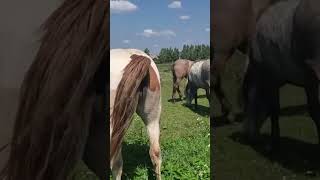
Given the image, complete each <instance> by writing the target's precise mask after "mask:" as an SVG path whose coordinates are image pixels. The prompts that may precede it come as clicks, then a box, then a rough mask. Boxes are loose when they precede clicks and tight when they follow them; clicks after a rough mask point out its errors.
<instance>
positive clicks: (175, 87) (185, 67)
mask: <svg viewBox="0 0 320 180" xmlns="http://www.w3.org/2000/svg"><path fill="white" fill-rule="evenodd" d="M193 63H194V61H191V60H187V59H178V60H176V61H175V62H174V63H173V64H172V66H171V72H172V101H173V103H174V102H175V100H176V99H175V95H176V92H177V91H178V94H179V98H180V100H182V94H181V91H180V88H179V86H180V83H181V81H182V80H183V79H185V78H187V77H188V74H189V71H190V68H191V66H192V64H193Z"/></svg>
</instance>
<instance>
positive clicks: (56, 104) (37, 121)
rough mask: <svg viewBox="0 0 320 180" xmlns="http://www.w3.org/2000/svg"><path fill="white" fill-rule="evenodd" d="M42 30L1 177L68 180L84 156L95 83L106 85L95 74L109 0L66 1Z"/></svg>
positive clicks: (104, 46) (103, 56) (104, 43)
mask: <svg viewBox="0 0 320 180" xmlns="http://www.w3.org/2000/svg"><path fill="white" fill-rule="evenodd" d="M43 29H44V34H43V37H42V39H41V41H42V43H41V45H40V48H39V50H38V52H37V55H36V57H35V60H34V62H33V63H32V64H31V66H30V68H29V70H28V72H27V73H26V76H25V79H24V80H23V83H22V86H21V89H20V99H19V105H18V111H17V116H16V119H15V125H14V130H13V137H12V141H11V144H10V145H11V149H10V156H9V160H8V161H7V163H6V165H5V168H4V169H3V170H2V171H1V173H0V179H7V180H18V179H24V180H41V179H46V180H57V179H67V176H68V175H69V172H70V171H71V170H72V169H73V168H74V166H75V164H76V163H77V162H79V161H80V160H81V158H82V155H83V150H84V147H85V145H86V140H87V135H88V131H89V126H90V122H91V120H92V119H93V118H92V115H93V114H92V112H93V110H94V109H95V108H96V107H95V103H96V101H97V96H98V95H97V91H98V90H97V89H98V86H106V82H104V81H101V80H98V78H99V77H98V76H97V73H98V71H100V70H99V69H100V68H101V67H103V66H104V65H106V62H107V61H106V60H107V54H108V53H109V45H108V39H109V1H108V2H104V1H99V0H85V1H84V0H65V1H64V2H63V3H62V4H61V5H60V7H58V9H56V10H55V11H54V12H53V13H52V14H51V15H50V17H49V18H48V19H47V21H46V22H45V24H44V26H43ZM103 69H107V68H103ZM103 73H106V72H103ZM103 89H104V90H103V91H106V90H105V89H106V88H103ZM104 106H105V105H102V106H99V107H100V108H101V107H104ZM99 120H100V119H99ZM106 157H107V156H106ZM106 157H101V159H102V160H104V159H106ZM106 164H107V163H106ZM106 171H107V168H106Z"/></svg>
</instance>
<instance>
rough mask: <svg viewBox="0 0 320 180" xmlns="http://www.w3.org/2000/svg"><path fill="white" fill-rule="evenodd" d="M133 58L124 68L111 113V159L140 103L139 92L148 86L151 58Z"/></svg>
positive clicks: (137, 56)
mask: <svg viewBox="0 0 320 180" xmlns="http://www.w3.org/2000/svg"><path fill="white" fill-rule="evenodd" d="M131 59H132V60H131V61H130V63H129V64H128V65H127V66H126V67H125V68H124V72H123V76H122V79H121V81H120V83H119V85H118V88H117V93H116V97H115V100H114V102H115V104H114V107H113V112H112V114H111V120H112V122H111V124H112V134H111V152H110V153H111V154H110V155H111V156H110V158H111V159H112V158H113V157H114V155H116V154H117V153H118V150H119V147H120V145H121V143H122V140H123V136H124V134H125V132H126V130H127V129H128V128H129V126H130V124H131V121H132V115H133V113H134V112H135V110H136V106H137V104H138V97H139V92H141V90H142V88H143V87H145V86H146V84H145V80H146V78H147V77H148V74H149V68H150V66H151V60H150V59H149V58H147V57H145V56H140V55H132V56H131Z"/></svg>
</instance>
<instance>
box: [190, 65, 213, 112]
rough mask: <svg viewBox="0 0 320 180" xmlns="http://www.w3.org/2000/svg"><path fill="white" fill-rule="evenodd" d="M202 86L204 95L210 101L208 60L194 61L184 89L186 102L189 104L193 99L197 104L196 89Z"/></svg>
mask: <svg viewBox="0 0 320 180" xmlns="http://www.w3.org/2000/svg"><path fill="white" fill-rule="evenodd" d="M199 88H202V89H204V90H205V91H206V96H207V99H208V101H209V102H210V60H209V59H208V60H202V61H197V62H195V63H194V64H193V65H192V66H191V68H190V71H189V74H188V83H187V86H186V89H185V95H186V102H187V105H190V104H191V102H192V100H193V99H194V102H195V107H196V108H197V106H198V100H197V99H198V96H197V90H198V89H199Z"/></svg>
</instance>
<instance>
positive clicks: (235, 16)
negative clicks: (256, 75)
mask: <svg viewBox="0 0 320 180" xmlns="http://www.w3.org/2000/svg"><path fill="white" fill-rule="evenodd" d="M277 1H280V0H242V1H238V0H215V1H214V3H211V9H212V15H211V16H212V21H211V35H210V36H211V37H212V39H211V41H212V51H213V52H212V53H211V54H214V58H213V59H214V61H213V63H212V66H211V72H212V75H211V76H212V77H216V78H215V79H217V81H214V82H212V83H213V84H212V86H213V90H214V91H215V94H216V95H217V96H218V99H219V101H220V103H222V104H224V108H225V111H226V112H228V113H229V112H233V108H232V106H231V103H230V102H229V100H228V98H227V97H226V96H225V92H224V90H223V89H222V78H221V76H222V73H223V71H224V69H225V64H226V63H227V61H228V60H229V59H230V58H231V57H232V55H233V54H234V53H235V52H236V50H238V51H239V52H241V53H242V54H244V55H245V56H248V51H249V43H250V41H249V40H250V39H251V36H252V34H253V33H254V31H255V23H256V20H257V19H259V17H260V16H261V14H262V13H263V12H264V11H265V10H266V9H267V8H268V7H269V6H271V5H272V4H274V3H275V2H277ZM248 62H249V61H248V58H246V60H245V67H244V70H243V74H244V73H245V71H246V68H247V65H248ZM240 79H241V78H240ZM241 81H243V80H241ZM239 90H240V92H239V97H238V103H239V106H240V107H241V106H242V97H241V95H242V92H241V90H242V88H239ZM212 107H213V106H211V108H212ZM211 111H212V110H211Z"/></svg>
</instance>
